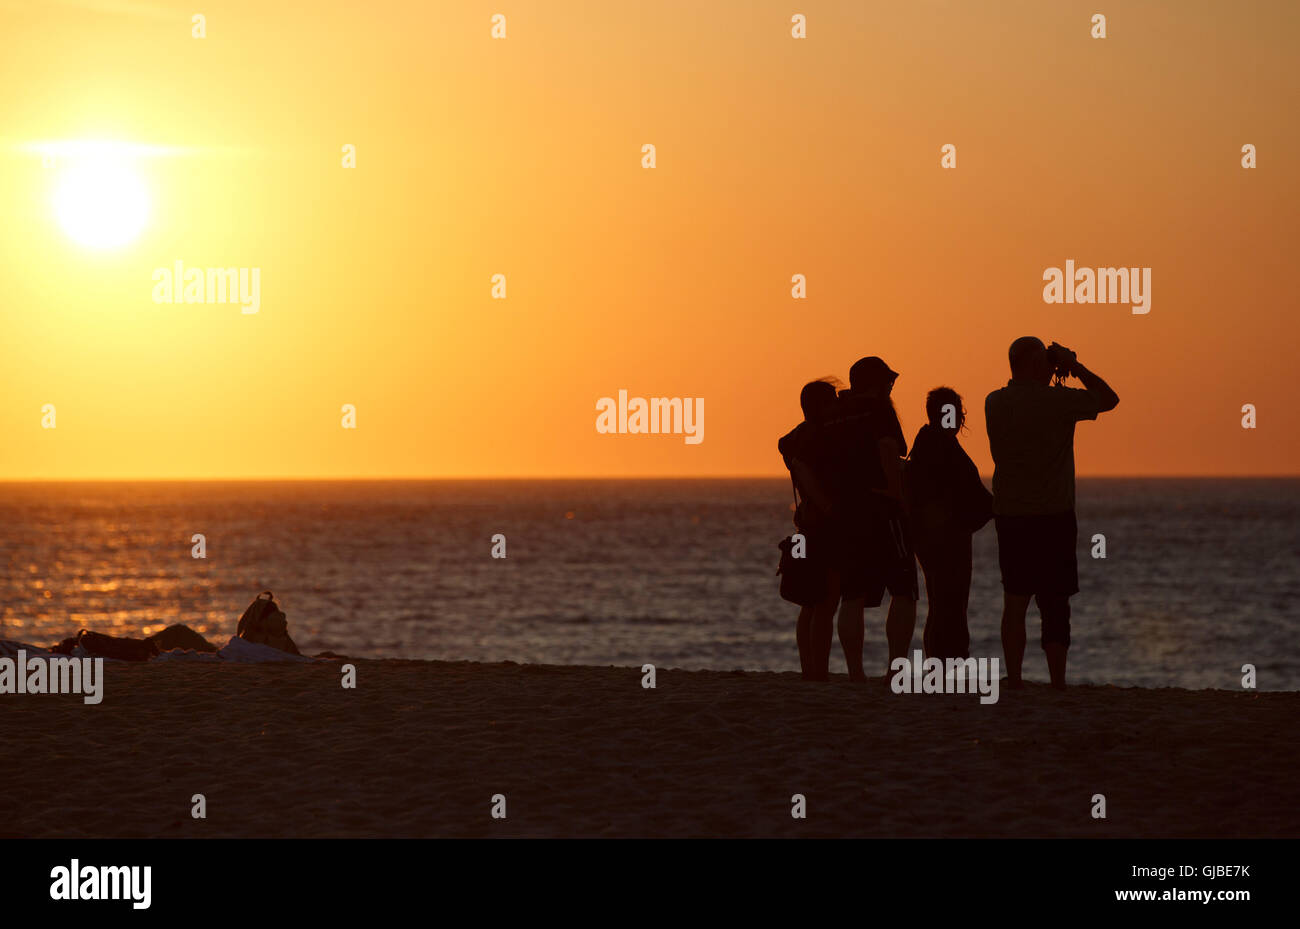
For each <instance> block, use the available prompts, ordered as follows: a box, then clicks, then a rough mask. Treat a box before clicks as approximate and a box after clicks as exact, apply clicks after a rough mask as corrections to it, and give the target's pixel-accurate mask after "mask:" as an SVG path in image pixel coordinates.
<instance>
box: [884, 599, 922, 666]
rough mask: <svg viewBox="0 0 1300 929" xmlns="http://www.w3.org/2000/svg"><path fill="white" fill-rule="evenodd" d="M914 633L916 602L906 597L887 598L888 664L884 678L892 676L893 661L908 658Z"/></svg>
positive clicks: (886, 634)
mask: <svg viewBox="0 0 1300 929" xmlns="http://www.w3.org/2000/svg"><path fill="white" fill-rule="evenodd" d="M914 631H916V601H915V600H912V599H910V598H908V597H893V596H891V597H890V598H889V615H888V616H887V617H885V638H886V639H888V640H889V664H888V665H886V666H885V676H886V677H888V676H889V675H891V674H893V673H894V672H893V670H892V666H893V664H894V659H896V658H906V657H908V655H907V652H908V649H910V648H911V647H912V633H913V632H914Z"/></svg>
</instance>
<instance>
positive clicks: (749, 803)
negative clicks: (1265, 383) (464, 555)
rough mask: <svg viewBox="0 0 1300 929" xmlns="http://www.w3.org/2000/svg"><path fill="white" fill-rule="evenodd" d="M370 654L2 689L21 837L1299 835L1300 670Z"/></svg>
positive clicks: (146, 671) (124, 673)
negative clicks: (1120, 682)
mask: <svg viewBox="0 0 1300 929" xmlns="http://www.w3.org/2000/svg"><path fill="white" fill-rule="evenodd" d="M356 667H357V684H358V686H357V689H355V690H345V689H343V688H342V687H340V684H339V682H340V678H341V675H340V667H339V664H338V663H336V662H328V663H318V664H311V665H288V664H260V665H258V664H252V665H219V664H204V663H187V662H152V663H148V664H127V663H107V668H106V674H107V681H106V686H105V696H104V702H103V703H102V704H100V705H98V706H88V705H85V704H84V703H83V702H82V700H81V698H80V697H79V696H70V695H60V696H46V695H9V696H4V697H0V701H2V702H3V712H0V744H3V746H4V749H3V757H4V766H5V772H4V776H3V778H2V779H0V783H2V784H3V791H0V835H3V836H7V837H13V836H18V837H25V836H41V837H82V836H92V837H135V836H163V837H187V836H194V837H207V836H236V837H262V836H266V837H271V836H275V837H297V836H301V837H328V836H339V837H342V836H885V837H932V836H1021V837H1040V836H1044V837H1045V836H1097V837H1117V836H1131V837H1166V836H1190V837H1209V836H1215V837H1218V836H1240V837H1258V836H1292V837H1294V836H1297V835H1300V804H1297V803H1296V795H1297V791H1296V786H1295V784H1296V769H1297V746H1296V740H1295V739H1294V737H1293V736H1294V731H1295V730H1294V725H1295V719H1296V718H1297V715H1298V714H1300V694H1297V693H1255V692H1249V691H1247V692H1241V693H1235V692H1227V691H1184V690H1174V689H1167V690H1143V689H1129V688H1118V687H1083V686H1081V687H1075V688H1073V689H1072V690H1070V691H1069V692H1067V693H1064V694H1059V693H1056V692H1054V691H1052V690H1050V688H1048V687H1046V686H1044V685H1042V684H1030V685H1029V686H1028V688H1027V689H1026V690H1023V691H1019V692H1013V691H1007V690H1005V689H1004V690H1002V691H1001V699H1000V701H999V702H998V703H996V704H993V705H981V704H980V703H979V702H978V697H976V696H960V695H953V696H948V695H942V696H941V695H895V694H892V693H890V692H888V691H887V690H886V689H885V687H884V686H883V685H882V684H881V683H880V682H879V681H875V682H872V683H871V684H869V685H866V686H854V685H850V684H849V683H848V682H847V680H846V679H845V678H843V677H839V678H836V679H834V680H833V681H832V682H831V683H830V684H822V685H817V684H807V683H804V682H803V681H801V680H800V679H799V676H798V675H797V674H775V673H760V672H744V673H742V672H720V671H702V672H686V671H670V670H663V669H661V670H660V671H659V672H658V687H657V688H656V689H654V690H647V689H643V688H642V686H641V677H642V675H641V672H640V670H639V669H637V668H615V667H558V666H534V665H517V664H513V663H504V664H474V663H466V662H430V661H359V662H356ZM196 793H201V794H204V795H205V796H206V798H207V818H206V819H205V820H195V819H193V818H191V815H190V810H191V797H192V796H193V795H194V794H196ZM498 793H500V794H504V795H505V796H506V813H507V818H506V819H504V820H494V819H492V818H491V816H490V815H489V814H490V808H491V803H492V795H493V794H498ZM796 793H799V794H803V795H804V796H805V797H806V798H807V818H806V819H802V820H797V819H793V818H792V817H791V815H790V811H791V796H792V795H793V794H796ZM1098 793H1100V794H1104V795H1105V797H1106V807H1107V810H1106V812H1107V818H1106V819H1105V820H1097V819H1093V818H1092V816H1091V815H1090V811H1091V809H1092V797H1093V795H1094V794H1098Z"/></svg>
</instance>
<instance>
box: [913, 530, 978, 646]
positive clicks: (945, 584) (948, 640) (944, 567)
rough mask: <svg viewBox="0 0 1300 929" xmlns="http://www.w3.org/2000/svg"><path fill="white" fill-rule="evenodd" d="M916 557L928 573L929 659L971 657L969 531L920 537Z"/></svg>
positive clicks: (926, 635) (926, 643)
mask: <svg viewBox="0 0 1300 929" xmlns="http://www.w3.org/2000/svg"><path fill="white" fill-rule="evenodd" d="M916 557H917V559H918V560H919V561H920V562H921V570H922V571H924V572H925V595H926V598H927V599H928V600H929V611H928V612H927V613H926V616H925V632H924V634H923V636H922V639H921V641H922V643H923V644H924V646H925V655H926V657H927V658H969V657H970V630H969V629H968V628H967V626H966V607H967V604H968V603H969V601H970V575H971V542H970V534H969V533H965V532H963V533H959V534H956V535H946V536H941V537H939V538H935V539H927V540H925V542H924V543H923V542H921V541H920V540H917V545H916Z"/></svg>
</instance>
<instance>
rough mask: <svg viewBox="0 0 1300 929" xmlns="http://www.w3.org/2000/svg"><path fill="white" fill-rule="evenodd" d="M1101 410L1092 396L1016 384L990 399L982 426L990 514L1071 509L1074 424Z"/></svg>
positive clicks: (1061, 388)
mask: <svg viewBox="0 0 1300 929" xmlns="http://www.w3.org/2000/svg"><path fill="white" fill-rule="evenodd" d="M1101 410H1102V401H1101V399H1100V398H1099V396H1098V395H1097V394H1096V393H1094V392H1092V391H1087V390H1079V389H1077V388H1075V387H1064V386H1049V385H1046V384H1036V383H1033V382H1031V381H1018V380H1015V379H1014V378H1013V379H1012V380H1010V381H1007V386H1006V387H1003V388H1001V389H1000V390H995V391H993V393H991V394H989V395H988V397H987V398H986V399H985V400H984V421H985V425H986V426H987V427H988V433H989V450H990V451H991V452H992V453H993V512H994V513H996V514H997V515H999V516H1049V515H1052V514H1055V513H1065V512H1067V511H1069V510H1072V509H1074V424H1075V423H1077V422H1078V421H1079V420H1081V419H1096V418H1097V414H1098V413H1100V412H1101Z"/></svg>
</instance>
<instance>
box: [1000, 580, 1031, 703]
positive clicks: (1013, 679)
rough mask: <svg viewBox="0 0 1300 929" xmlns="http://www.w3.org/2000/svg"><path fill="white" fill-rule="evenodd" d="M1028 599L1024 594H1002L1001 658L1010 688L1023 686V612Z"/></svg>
mask: <svg viewBox="0 0 1300 929" xmlns="http://www.w3.org/2000/svg"><path fill="white" fill-rule="evenodd" d="M1029 600H1030V598H1029V597H1027V596H1025V595H1024V594H1013V593H1003V595H1002V660H1003V662H1004V663H1005V664H1006V666H1007V686H1008V687H1010V688H1012V689H1018V688H1020V687H1024V686H1025V684H1024V680H1023V678H1022V677H1021V676H1020V669H1021V666H1022V665H1023V664H1024V663H1025V613H1026V611H1028V609H1029Z"/></svg>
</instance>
